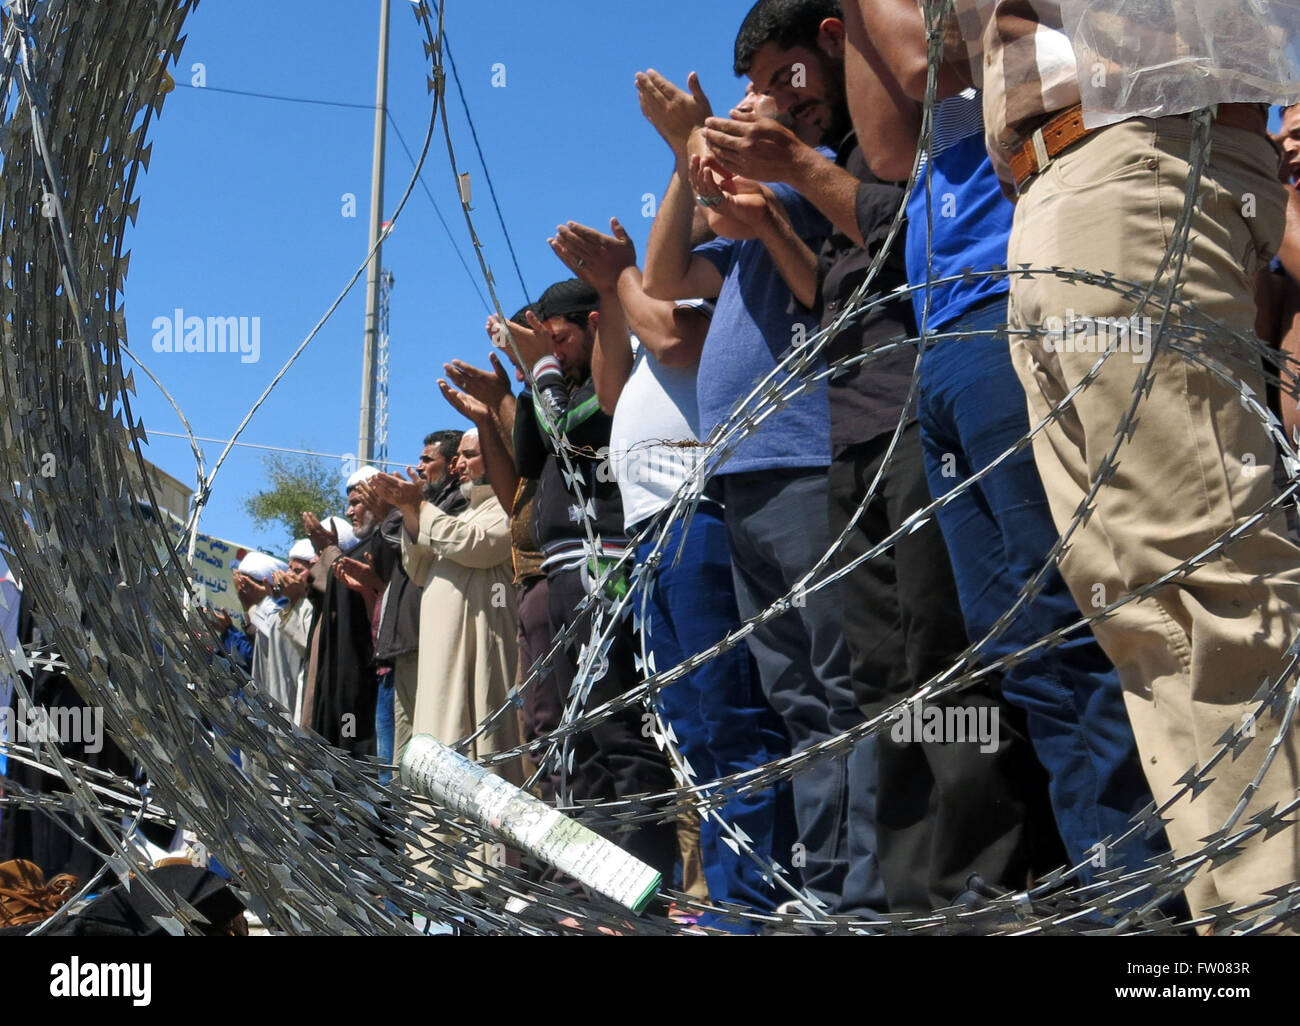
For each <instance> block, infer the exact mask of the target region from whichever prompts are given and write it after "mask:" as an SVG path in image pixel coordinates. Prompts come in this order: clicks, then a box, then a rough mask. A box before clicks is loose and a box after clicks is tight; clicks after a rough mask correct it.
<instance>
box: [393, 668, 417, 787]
mask: <svg viewBox="0 0 1300 1026" xmlns="http://www.w3.org/2000/svg"><path fill="white" fill-rule="evenodd" d="M419 680H420V653H419V652H407V653H406V654H405V655H399V656H398V657H397V658H396V659H395V660H394V661H393V761H394V762H396V763H397V764H398V765H401V762H402V752H404V751H406V746H407V745H408V744H410V743H411V737H412V736H413V735H412V732H411V724H412V723H413V722H414V720H415V692H416V685H417V684H418V683H419Z"/></svg>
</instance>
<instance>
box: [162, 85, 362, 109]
mask: <svg viewBox="0 0 1300 1026" xmlns="http://www.w3.org/2000/svg"><path fill="white" fill-rule="evenodd" d="M176 84H177V85H178V86H180V87H181V88H182V89H193V90H194V91H195V92H199V93H229V94H230V95H231V96H252V97H256V98H257V99H259V100H279V101H281V102H282V103H310V104H315V105H316V106H318V107H348V108H350V109H352V110H374V109H375V105H374V104H373V103H344V102H343V101H342V100H316V99H312V98H311V97H307V96H281V95H278V94H276V93H255V92H251V91H249V90H247V89H225V88H223V87H222V86H210V85H201V86H196V85H194V84H192V83H190V82H177V83H176Z"/></svg>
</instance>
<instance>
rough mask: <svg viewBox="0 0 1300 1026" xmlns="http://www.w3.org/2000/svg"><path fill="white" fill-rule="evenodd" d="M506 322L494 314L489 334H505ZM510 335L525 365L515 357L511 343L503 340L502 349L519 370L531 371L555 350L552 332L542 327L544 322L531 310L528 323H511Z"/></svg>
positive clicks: (490, 319) (489, 319)
mask: <svg viewBox="0 0 1300 1026" xmlns="http://www.w3.org/2000/svg"><path fill="white" fill-rule="evenodd" d="M506 326H507V325H506V322H504V321H502V320H501V318H500V317H498V316H497V315H496V314H493V315H492V316H491V317H489V318H488V334H489V335H490V336H491V335H493V333H494V332H503V331H505V329H506ZM509 329H510V335H511V336H512V337H513V338H514V340H515V347H516V348H517V349H518V350H519V357H520V358H522V359H523V361H524V365H523V366H520V363H519V359H516V357H515V351H514V349H512V348H511V347H510V343H509V341H506V340H505V339H504V338H503V342H504V344H503V345H502V346H501V347H500V348H501V349H502V350H503V351H504V352H505V354H506V356H508V357H509V358H510V362H511V363H513V364H514V365H515V367H516V368H518V369H519V370H521V371H522V370H525V369H531V368H532V366H533V364H535V363H536V362H537V361H538V360H540V359H541V358H542V357H543V356H549V355H550V354H551V351H552V350H553V348H554V343H553V341H552V339H551V336H550V332H548V331H547V330H546V328H545V327H543V326H542V322H541V321H539V320H538V319H537V316H536V314H534V313H533V312H532V311H531V310H529V311H528V323H527V324H520V323H519V322H518V321H510V322H509Z"/></svg>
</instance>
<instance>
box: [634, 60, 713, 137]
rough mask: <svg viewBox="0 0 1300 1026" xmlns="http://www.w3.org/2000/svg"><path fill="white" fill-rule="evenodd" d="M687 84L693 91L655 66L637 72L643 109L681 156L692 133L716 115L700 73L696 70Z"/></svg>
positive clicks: (642, 111) (637, 84)
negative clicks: (662, 73) (674, 82)
mask: <svg viewBox="0 0 1300 1026" xmlns="http://www.w3.org/2000/svg"><path fill="white" fill-rule="evenodd" d="M686 84H687V86H689V88H690V92H689V93H688V92H686V90H684V89H682V88H681V87H680V86H676V85H674V84H673V83H672V82H669V81H668V79H666V78H664V77H663V75H661V74H659V72H657V71H655V70H654V69H653V68H651V69H649V70H648V71H643V72H640V73H638V74H637V76H636V91H637V96H638V98H639V99H640V101H641V113H642V114H644V115H645V117H646V120H647V121H649V122H650V124H652V125H654V127H655V131H657V132H658V133H659V134H660V135H661V136H662V137H663V140H664V142H666V143H667V144H668V145H669V147H671V149H672V151H673V152H674V153H675V154H677V156H678V157H679V158H680V157H682V156H683V155H684V154H685V152H686V146H687V143H688V142H689V140H690V137H691V133H692V132H694V131H695V130H696V129H702V128H703V127H704V122H705V121H706V120H707V119H708V118H709V117H711V116H712V115H713V105H712V104H710V103H709V98H708V97H707V96H705V95H704V90H703V88H701V86H700V77H699V76H698V75H697V74H695V72H693V71H692V72H691V73H690V75H689V76H688V77H687V79H686Z"/></svg>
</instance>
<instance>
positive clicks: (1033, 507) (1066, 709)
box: [919, 297, 1168, 880]
mask: <svg viewBox="0 0 1300 1026" xmlns="http://www.w3.org/2000/svg"><path fill="white" fill-rule="evenodd" d="M1006 320H1007V310H1006V299H1005V297H1001V298H999V299H997V300H994V301H992V302H989V303H985V304H983V305H981V306H978V307H976V308H975V309H974V310H972V311H970V312H969V313H968V314H967V316H966V318H965V319H964V320H963V321H962V322H961V324H960V326H956V325H954V326H953V327H945V328H944V329H943V330H944V331H945V332H948V331H957V330H967V331H981V330H982V331H992V330H994V329H996V328H997V327H998V326H1000V325H1003V324H1005V323H1006ZM919 418H920V423H921V434H922V440H923V444H924V448H925V465H926V478H927V479H928V481H929V484H930V491H931V494H933V495H934V497H935V498H939V497H941V496H944V495H946V494H948V492H950V491H952V490H953V489H955V488H957V487H958V486H960V485H961V484H962V483H963V482H965V481H966V480H967V479H968V478H970V477H971V476H972V475H974V474H976V473H978V472H979V471H980V470H982V469H983V468H985V467H987V466H988V465H989V464H990V463H992V462H993V461H994V460H995V459H996V458H997V457H999V456H1000V455H1001V454H1002V453H1003V452H1004V451H1006V450H1007V449H1010V448H1011V447H1012V446H1013V445H1015V444H1016V442H1017V441H1019V440H1020V439H1021V438H1023V437H1024V436H1025V435H1027V434H1028V433H1029V416H1028V413H1027V412H1026V405H1025V395H1024V390H1023V389H1022V387H1021V385H1020V381H1019V379H1018V378H1017V377H1016V374H1015V371H1014V370H1013V368H1012V365H1011V355H1010V349H1009V346H1008V343H1007V340H1006V338H1005V337H1003V336H1000V335H995V336H992V337H989V336H988V335H984V336H973V337H969V338H960V339H947V340H943V341H940V342H939V343H937V344H936V345H935V346H934V347H933V348H931V349H928V350H927V351H926V352H925V354H924V356H923V357H922V360H921V385H920V411H919ZM938 516H939V525H940V527H941V528H942V530H943V535H944V539H945V540H946V541H947V543H948V550H949V553H950V555H951V557H952V566H953V573H954V575H955V577H956V579H957V591H958V594H959V596H960V600H961V608H962V614H963V616H964V617H965V619H966V627H967V633H968V634H969V635H970V637H971V639H972V641H977V640H978V639H981V638H983V637H984V636H985V635H986V634H987V633H988V632H989V630H990V629H991V628H992V627H993V624H994V623H995V622H996V621H997V620H998V618H999V617H1001V616H1002V615H1003V614H1004V613H1005V612H1006V611H1007V610H1008V609H1010V608H1011V606H1012V605H1013V604H1014V603H1015V601H1016V599H1017V597H1018V596H1019V594H1020V592H1021V589H1022V588H1023V586H1024V585H1025V584H1026V583H1027V582H1028V581H1029V579H1030V578H1031V577H1032V576H1033V575H1034V574H1035V573H1037V571H1038V570H1039V568H1041V567H1042V565H1043V564H1044V563H1045V562H1046V561H1047V553H1048V551H1049V550H1050V549H1051V547H1052V546H1053V545H1054V544H1056V541H1057V538H1058V537H1059V535H1058V534H1057V531H1056V527H1055V525H1054V523H1053V521H1052V516H1051V512H1050V510H1049V509H1048V505H1047V496H1046V494H1045V493H1044V491H1043V485H1042V482H1041V480H1040V479H1039V476H1038V471H1037V469H1036V467H1035V464H1034V457H1033V453H1032V451H1031V450H1030V449H1029V448H1026V449H1024V450H1022V451H1021V452H1018V453H1015V454H1014V455H1012V456H1011V457H1010V458H1008V459H1007V460H1005V461H1004V462H1003V463H1001V464H1000V465H999V466H998V467H997V469H996V470H994V471H993V472H992V473H991V474H989V475H988V476H987V477H985V478H983V479H982V480H980V481H979V482H978V483H977V484H975V485H974V486H972V487H971V488H969V489H967V490H966V491H965V492H964V493H963V494H962V495H961V496H959V497H958V498H956V499H954V500H953V501H952V502H951V503H950V504H949V505H947V506H944V507H943V508H941V509H940V510H939V511H938ZM1079 618H1080V613H1079V608H1078V606H1077V605H1076V604H1075V602H1074V599H1073V598H1072V597H1071V595H1070V592H1069V591H1068V590H1067V588H1066V586H1065V582H1064V581H1063V580H1062V579H1061V575H1060V574H1059V572H1057V570H1056V569H1055V568H1053V569H1052V571H1051V572H1050V573H1048V574H1047V576H1046V577H1045V578H1044V579H1043V589H1042V592H1041V593H1040V594H1039V595H1038V596H1037V597H1036V598H1035V599H1034V600H1033V601H1032V602H1030V603H1028V604H1027V605H1026V606H1025V607H1024V608H1023V609H1022V610H1021V611H1020V612H1019V613H1018V614H1017V616H1016V617H1015V618H1014V619H1013V620H1012V622H1011V623H1010V624H1009V625H1008V626H1007V627H1006V629H1005V630H1004V631H1003V632H1002V634H1001V635H1000V636H999V637H997V638H995V639H993V640H992V641H990V642H989V643H988V644H987V645H985V646H984V647H983V648H982V649H981V650H980V651H981V655H982V656H983V657H984V658H985V659H986V660H992V659H996V658H998V657H1001V656H1004V655H1007V654H1009V653H1011V652H1014V651H1017V650H1018V649H1021V648H1023V647H1025V646H1026V645H1028V644H1029V643H1031V642H1033V641H1035V640H1037V639H1038V638H1041V637H1042V636H1044V635H1046V634H1050V633H1051V632H1053V631H1055V630H1058V629H1060V628H1061V627H1064V626H1066V625H1067V624H1070V623H1073V622H1075V621H1076V620H1078V619H1079ZM1002 672H1003V697H1005V699H1006V700H1007V701H1008V702H1009V703H1011V704H1012V705H1014V706H1016V707H1018V708H1020V709H1023V710H1024V711H1025V713H1026V714H1027V716H1028V726H1029V735H1030V738H1031V740H1032V741H1033V745H1034V751H1035V752H1036V754H1037V755H1038V758H1039V761H1040V762H1042V764H1043V767H1044V768H1045V769H1046V770H1047V772H1048V775H1049V777H1050V794H1051V800H1052V811H1053V812H1054V813H1055V816H1056V823H1057V827H1058V829H1059V830H1060V833H1061V839H1062V841H1064V842H1065V849H1066V852H1067V853H1068V854H1069V857H1070V858H1071V860H1073V862H1074V863H1076V864H1078V863H1080V862H1084V861H1085V860H1092V861H1093V862H1095V863H1097V865H1096V868H1099V869H1114V868H1117V867H1119V866H1126V867H1128V868H1130V869H1137V868H1141V867H1142V865H1143V864H1144V863H1145V862H1146V860H1147V859H1149V858H1151V857H1153V856H1155V855H1157V854H1159V853H1161V852H1165V851H1168V845H1167V844H1166V843H1165V839H1164V836H1163V834H1160V835H1157V836H1156V837H1154V838H1144V837H1141V836H1137V837H1133V838H1130V839H1129V840H1128V841H1126V842H1125V843H1124V844H1122V845H1119V846H1118V847H1115V846H1110V847H1108V848H1107V849H1104V850H1102V851H1100V852H1099V851H1098V850H1097V849H1095V847H1094V846H1095V845H1097V844H1098V843H1100V842H1102V841H1104V839H1105V838H1106V837H1108V836H1110V837H1119V835H1121V834H1123V833H1124V832H1125V831H1126V830H1127V829H1128V827H1129V819H1130V817H1131V816H1132V815H1133V814H1134V813H1135V812H1137V811H1138V810H1139V809H1141V808H1142V807H1143V806H1144V805H1146V804H1147V803H1148V802H1149V801H1151V791H1150V789H1149V788H1148V786H1147V783H1146V778H1145V777H1144V776H1143V773H1142V767H1141V764H1140V762H1139V760H1138V753H1137V745H1136V742H1135V741H1134V739H1133V730H1132V728H1131V727H1130V725H1129V719H1128V714H1127V712H1126V711H1125V708H1124V699H1123V693H1122V691H1121V688H1120V683H1119V677H1118V675H1117V674H1116V672H1115V668H1114V667H1113V666H1112V665H1111V663H1110V660H1109V659H1107V658H1106V656H1105V654H1104V653H1103V652H1102V650H1101V648H1100V646H1098V644H1097V641H1096V639H1095V638H1094V637H1093V635H1092V632H1091V631H1089V630H1082V631H1077V632H1075V633H1074V634H1073V635H1071V636H1070V637H1069V638H1068V639H1067V640H1065V641H1064V642H1062V643H1061V644H1059V645H1056V646H1055V647H1051V648H1042V649H1039V650H1037V651H1036V652H1034V653H1033V654H1032V655H1030V656H1028V657H1027V658H1025V659H1024V660H1023V661H1022V662H1019V663H1016V664H1015V665H1013V666H1009V667H1007V668H1006V669H1004V670H1003V671H1002ZM1099 856H1100V857H1099ZM1093 870H1094V865H1093V864H1092V862H1090V864H1089V865H1088V866H1087V868H1086V869H1085V870H1084V871H1083V876H1084V878H1085V880H1091V879H1092V877H1093V875H1094V874H1093Z"/></svg>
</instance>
